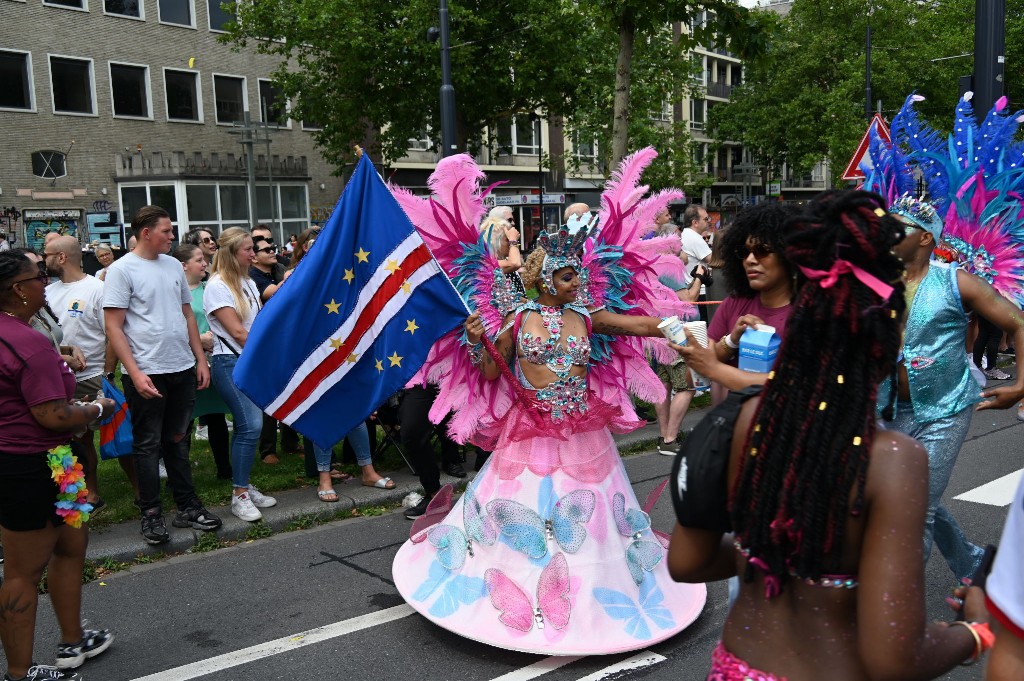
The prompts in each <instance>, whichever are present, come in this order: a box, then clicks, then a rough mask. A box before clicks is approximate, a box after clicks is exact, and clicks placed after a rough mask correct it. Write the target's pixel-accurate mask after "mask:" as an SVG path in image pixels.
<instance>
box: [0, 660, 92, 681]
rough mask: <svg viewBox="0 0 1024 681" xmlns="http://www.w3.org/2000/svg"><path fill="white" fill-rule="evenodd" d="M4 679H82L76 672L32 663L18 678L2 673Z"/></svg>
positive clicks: (74, 680)
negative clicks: (26, 671)
mask: <svg viewBox="0 0 1024 681" xmlns="http://www.w3.org/2000/svg"><path fill="white" fill-rule="evenodd" d="M4 681H82V675H81V674H79V673H78V672H62V671H61V670H59V669H57V668H56V667H51V666H49V665H45V664H34V665H32V666H31V667H29V668H28V674H26V675H25V676H23V677H21V678H20V679H15V678H14V677H12V676H11V675H10V674H4Z"/></svg>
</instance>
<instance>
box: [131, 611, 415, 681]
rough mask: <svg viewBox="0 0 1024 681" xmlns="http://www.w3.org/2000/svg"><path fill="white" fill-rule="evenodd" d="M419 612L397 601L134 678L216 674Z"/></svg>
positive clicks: (168, 679)
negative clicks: (356, 615) (393, 604)
mask: <svg viewBox="0 0 1024 681" xmlns="http://www.w3.org/2000/svg"><path fill="white" fill-rule="evenodd" d="M415 612H416V611H415V610H413V609H412V608H411V607H410V606H408V605H406V604H405V603H403V604H402V605H396V606H395V607H393V608H387V609H385V610H378V611H377V612H371V613H369V614H366V615H360V616H359V617H352V618H350V619H347V620H342V621H340V622H335V623H333V624H326V625H324V626H322V627H317V628H316V629H310V630H309V631H303V632H301V633H298V634H292V635H291V636H284V637H282V638H279V639H275V640H273V641H267V642H266V643H259V644H257V645H254V646H249V647H248V648H242V649H241V650H236V651H234V652H230V653H225V654H223V655H218V656H217V657H211V658H209V659H206V660H199V661H198V662H193V663H191V664H186V665H182V666H180V667H175V668H174V669H167V670H165V671H162V672H157V673H155V674H149V675H147V676H142V677H139V678H137V679H133V681H187V680H188V679H195V678H198V677H200V676H206V675H207V674H213V673H214V672H219V671H223V670H225V669H230V668H231V667H237V666H238V665H241V664H247V663H249V662H255V661H256V660H259V659H261V658H264V657H270V656H272V655H278V654H280V653H285V652H289V651H292V650H295V649H296V648H301V647H303V646H309V645H313V644H314V643H320V642H321V641H326V640H328V639H332V638H337V637H338V636H344V635H345V634H351V633H354V632H357V631H361V630H363V629H369V628H370V627H376V626H378V625H381V624H387V623H388V622H393V621H395V620H399V619H402V618H403V617H408V616H409V615H412V614H414V613H415Z"/></svg>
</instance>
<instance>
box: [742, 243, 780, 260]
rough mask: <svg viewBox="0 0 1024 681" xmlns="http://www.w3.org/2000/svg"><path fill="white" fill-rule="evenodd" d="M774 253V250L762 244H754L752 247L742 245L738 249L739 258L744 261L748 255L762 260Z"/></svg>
mask: <svg viewBox="0 0 1024 681" xmlns="http://www.w3.org/2000/svg"><path fill="white" fill-rule="evenodd" d="M774 252H775V251H774V250H772V249H771V248H769V247H768V246H765V245H764V244H754V245H753V246H746V245H744V246H743V247H742V248H740V256H742V257H743V258H744V259H746V257H747V256H748V255H753V256H754V257H755V258H756V259H758V260H764V259H765V258H767V257H768V256H769V255H771V254H772V253H774Z"/></svg>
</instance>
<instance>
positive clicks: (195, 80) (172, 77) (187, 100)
mask: <svg viewBox="0 0 1024 681" xmlns="http://www.w3.org/2000/svg"><path fill="white" fill-rule="evenodd" d="M164 92H165V95H166V99H167V120H169V121H191V122H194V123H202V122H203V105H202V95H201V93H200V91H199V73H198V72H197V71H176V70H174V69H164Z"/></svg>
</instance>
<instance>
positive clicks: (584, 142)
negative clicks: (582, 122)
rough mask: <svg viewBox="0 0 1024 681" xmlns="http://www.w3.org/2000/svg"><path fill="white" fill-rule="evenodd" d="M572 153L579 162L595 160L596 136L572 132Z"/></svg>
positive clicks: (590, 162) (589, 162) (588, 162)
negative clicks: (591, 136) (583, 135)
mask: <svg viewBox="0 0 1024 681" xmlns="http://www.w3.org/2000/svg"><path fill="white" fill-rule="evenodd" d="M572 155H573V156H574V157H576V159H578V160H579V161H580V163H587V164H593V163H595V162H596V161H597V138H590V139H588V138H585V137H581V136H580V133H578V132H574V133H573V134H572Z"/></svg>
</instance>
